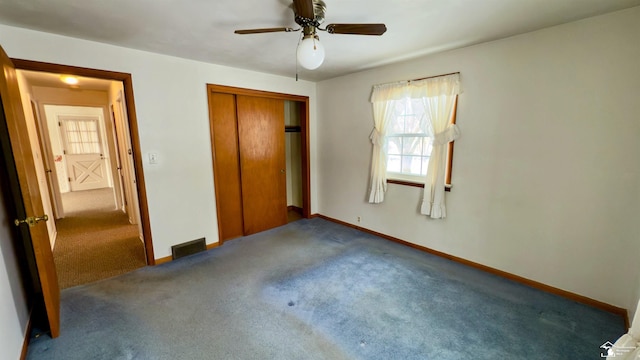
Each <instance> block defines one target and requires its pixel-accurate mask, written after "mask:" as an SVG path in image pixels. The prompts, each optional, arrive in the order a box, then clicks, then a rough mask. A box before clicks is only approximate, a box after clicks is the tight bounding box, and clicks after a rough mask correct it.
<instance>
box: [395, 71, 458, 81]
mask: <svg viewBox="0 0 640 360" xmlns="http://www.w3.org/2000/svg"><path fill="white" fill-rule="evenodd" d="M455 74H460V71H456V72H452V73H448V74H442V75H435V76H427V77H423V78H420V79H412V80H407V81H409V82H412V81H420V80H427V79H433V78H438V77H443V76H449V75H455Z"/></svg>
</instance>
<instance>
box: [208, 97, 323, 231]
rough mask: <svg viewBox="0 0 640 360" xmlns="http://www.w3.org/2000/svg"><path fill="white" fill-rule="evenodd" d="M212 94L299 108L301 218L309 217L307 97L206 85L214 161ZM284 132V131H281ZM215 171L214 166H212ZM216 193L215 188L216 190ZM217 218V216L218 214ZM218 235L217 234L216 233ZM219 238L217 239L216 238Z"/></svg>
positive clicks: (213, 157) (309, 183) (309, 181)
mask: <svg viewBox="0 0 640 360" xmlns="http://www.w3.org/2000/svg"><path fill="white" fill-rule="evenodd" d="M212 93H223V94H232V95H246V96H255V97H266V98H272V99H279V100H289V101H294V102H297V103H298V104H299V106H300V109H299V113H300V139H301V144H300V145H301V148H302V156H301V160H302V161H301V162H302V164H301V165H302V217H303V218H305V219H308V218H309V217H310V216H311V170H310V154H309V152H310V150H309V97H308V96H302V95H292V94H285V93H278V92H271V91H264V90H254V89H246V88H239V87H233V86H225V85H216V84H207V98H208V104H209V131H210V132H211V154H212V159H213V161H215V147H214V146H215V145H214V144H213V124H212V121H211V119H213V108H212V103H211V94H212ZM282 131H284V129H282ZM213 168H214V169H215V166H213ZM214 184H215V174H214ZM215 191H216V192H217V187H216V190H215ZM217 196H218V194H217V193H216V210H217V199H218V197H217ZM218 217H219V214H218ZM218 224H220V219H219V218H218ZM218 233H219V232H218ZM218 238H219V237H218ZM218 240H219V241H220V244H222V239H220V238H219V239H218Z"/></svg>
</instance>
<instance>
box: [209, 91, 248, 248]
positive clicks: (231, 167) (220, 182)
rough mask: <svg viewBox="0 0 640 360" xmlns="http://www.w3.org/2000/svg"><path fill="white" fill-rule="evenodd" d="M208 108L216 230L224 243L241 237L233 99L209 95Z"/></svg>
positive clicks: (237, 156) (214, 94) (236, 131)
mask: <svg viewBox="0 0 640 360" xmlns="http://www.w3.org/2000/svg"><path fill="white" fill-rule="evenodd" d="M209 108H210V109H211V114H210V118H211V140H212V143H213V176H214V181H215V188H216V204H217V210H218V231H219V232H220V240H221V241H225V240H230V239H233V238H237V237H240V236H242V235H244V222H243V214H242V190H241V185H240V159H239V154H238V121H237V118H236V96H235V95H233V94H223V93H216V92H214V93H211V94H210V95H209Z"/></svg>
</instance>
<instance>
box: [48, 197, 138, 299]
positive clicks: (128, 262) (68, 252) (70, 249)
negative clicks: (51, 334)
mask: <svg viewBox="0 0 640 360" xmlns="http://www.w3.org/2000/svg"><path fill="white" fill-rule="evenodd" d="M62 199H63V200H62V201H63V204H64V208H65V217H64V218H63V219H59V220H57V221H56V225H57V228H58V237H57V240H56V243H55V247H54V250H53V257H54V261H55V264H56V272H57V274H58V282H59V284H60V288H61V289H65V288H69V287H72V286H77V285H82V284H86V283H90V282H94V281H98V280H102V279H106V278H109V277H112V276H116V275H120V274H124V273H127V272H129V271H132V270H135V269H137V268H140V267H143V266H146V261H145V255H144V245H143V244H142V241H140V239H139V237H138V226H137V225H131V224H129V220H128V217H127V215H126V214H125V213H123V212H122V211H119V210H115V205H114V200H113V192H112V189H111V188H104V189H98V190H86V191H76V192H69V193H64V194H62Z"/></svg>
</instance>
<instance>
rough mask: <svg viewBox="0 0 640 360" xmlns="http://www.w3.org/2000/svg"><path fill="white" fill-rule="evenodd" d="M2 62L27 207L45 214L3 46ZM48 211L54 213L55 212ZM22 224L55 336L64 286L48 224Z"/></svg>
mask: <svg viewBox="0 0 640 360" xmlns="http://www.w3.org/2000/svg"><path fill="white" fill-rule="evenodd" d="M0 66H1V68H2V69H1V71H0V98H2V112H3V115H4V118H5V120H6V124H7V130H8V135H9V140H10V143H11V151H12V152H13V159H14V163H15V168H16V171H17V175H18V182H19V185H20V192H21V196H22V202H23V204H24V210H25V213H26V216H27V217H40V216H43V215H45V214H44V209H43V206H42V198H41V194H40V188H39V186H38V178H37V175H36V168H35V163H34V159H33V153H32V151H31V146H30V142H29V134H28V132H27V124H26V122H25V117H24V110H23V107H22V102H21V100H20V90H19V88H18V80H17V77H16V71H15V67H14V66H13V63H12V62H11V60H10V59H9V57H8V56H7V54H6V53H5V52H4V50H3V49H2V47H0ZM47 215H48V216H49V217H53V214H47ZM51 221H53V220H51ZM20 226H22V227H28V229H29V231H28V232H29V234H30V235H31V242H32V245H33V252H34V256H35V261H36V267H37V272H38V275H39V277H40V286H41V290H42V295H43V298H44V304H45V310H46V313H47V318H48V320H49V328H50V331H51V337H54V338H55V337H57V336H58V335H59V334H60V288H59V287H58V278H57V275H56V269H55V265H54V262H53V253H52V252H51V242H50V240H49V234H48V232H47V227H46V225H45V224H43V223H42V222H38V223H35V224H34V226H28V225H27V224H22V225H20Z"/></svg>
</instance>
